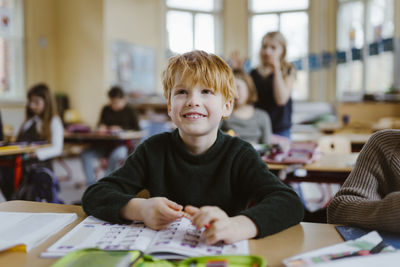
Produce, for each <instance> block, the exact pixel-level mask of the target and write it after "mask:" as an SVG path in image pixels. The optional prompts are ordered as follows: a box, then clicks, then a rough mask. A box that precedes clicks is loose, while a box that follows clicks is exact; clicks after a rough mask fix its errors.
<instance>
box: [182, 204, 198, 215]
mask: <svg viewBox="0 0 400 267" xmlns="http://www.w3.org/2000/svg"><path fill="white" fill-rule="evenodd" d="M199 210H200V209H199V208H196V207H194V206H190V205H187V206H186V207H185V209H184V211H185V212H186V213H188V214H189V215H191V216H194V215H195V214H196V213H197V212H199Z"/></svg>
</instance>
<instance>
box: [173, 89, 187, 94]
mask: <svg viewBox="0 0 400 267" xmlns="http://www.w3.org/2000/svg"><path fill="white" fill-rule="evenodd" d="M186 93H187V92H186V90H184V89H178V90H176V91H175V94H177V95H181V94H186Z"/></svg>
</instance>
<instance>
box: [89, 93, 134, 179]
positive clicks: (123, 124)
mask: <svg viewBox="0 0 400 267" xmlns="http://www.w3.org/2000/svg"><path fill="white" fill-rule="evenodd" d="M108 97H109V99H110V103H109V105H106V106H104V107H103V109H102V111H101V115H100V120H99V123H98V128H97V131H98V132H103V133H113V132H118V131H122V130H139V119H138V116H137V114H136V111H135V110H134V109H133V108H132V107H130V106H129V104H128V103H127V100H126V97H125V94H124V91H123V90H122V88H120V87H118V86H113V87H112V88H111V89H110V90H109V91H108ZM127 156H128V148H127V147H126V145H118V146H116V147H115V146H111V147H110V146H105V147H103V146H96V147H89V148H88V149H86V150H85V151H83V153H82V154H81V160H82V165H83V170H84V173H85V176H86V184H87V185H91V184H93V183H94V182H96V173H95V167H94V160H95V159H98V158H101V157H107V158H108V162H107V169H106V171H105V173H106V174H108V173H110V172H111V171H113V170H115V169H116V168H118V167H119V166H121V164H122V162H123V161H124V160H125V158H126V157H127Z"/></svg>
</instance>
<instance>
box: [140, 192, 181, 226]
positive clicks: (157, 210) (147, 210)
mask: <svg viewBox="0 0 400 267" xmlns="http://www.w3.org/2000/svg"><path fill="white" fill-rule="evenodd" d="M182 208H183V207H182V206H181V205H179V204H177V203H175V202H173V201H171V200H169V199H167V198H165V197H153V198H149V199H145V200H144V201H143V203H142V205H141V207H140V213H141V217H142V218H143V219H142V221H143V222H144V224H145V225H146V226H147V227H149V228H151V229H154V230H160V229H164V228H166V227H168V226H169V225H170V224H171V223H172V222H174V221H176V220H177V219H179V218H181V217H182Z"/></svg>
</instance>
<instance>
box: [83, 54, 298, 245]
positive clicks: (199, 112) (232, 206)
mask: <svg viewBox="0 0 400 267" xmlns="http://www.w3.org/2000/svg"><path fill="white" fill-rule="evenodd" d="M163 87H164V95H165V97H166V98H167V100H168V115H169V116H170V117H171V119H172V121H173V122H174V123H175V125H176V126H177V129H175V130H174V131H173V132H165V133H161V134H158V135H154V136H152V137H150V138H149V139H146V140H145V141H144V142H143V143H142V144H140V145H139V146H138V147H137V148H136V150H135V151H134V152H133V153H132V154H131V155H130V156H129V157H128V159H127V160H126V161H125V163H124V165H123V166H122V167H121V168H119V169H117V170H116V171H114V172H112V173H111V174H110V175H108V176H106V177H105V178H103V179H101V180H99V181H98V182H97V183H95V184H93V185H92V186H90V187H89V188H87V189H86V191H85V193H84V195H83V197H82V204H83V209H84V210H85V212H86V213H87V214H88V215H93V216H96V217H98V218H100V219H103V220H107V221H110V222H114V223H129V222H131V221H132V220H137V221H143V222H144V223H145V224H146V225H147V226H148V227H149V228H152V229H155V230H158V229H163V228H166V227H167V226H168V225H170V224H171V223H172V222H174V221H175V220H177V219H179V218H181V217H182V216H183V215H184V212H185V215H186V216H187V215H188V216H190V217H191V218H192V222H193V224H194V225H195V226H196V227H197V228H198V229H200V228H202V227H203V226H205V225H208V226H209V227H207V230H205V231H204V236H205V239H206V242H207V243H209V244H214V243H216V242H218V241H224V242H226V243H232V242H235V241H238V240H242V239H249V238H253V237H264V236H266V235H270V234H273V233H276V232H279V231H281V230H283V229H285V228H288V227H290V226H292V225H295V224H297V223H299V222H300V221H301V219H302V218H303V206H302V203H301V201H300V199H299V198H298V196H297V195H296V193H295V192H293V191H292V190H291V189H290V188H289V187H288V186H286V185H285V184H283V183H282V182H281V181H280V180H279V179H278V178H277V177H276V176H275V175H274V174H272V173H271V172H270V171H269V170H268V167H267V165H266V164H265V163H264V162H263V161H262V160H261V158H260V156H259V155H258V153H257V152H256V151H255V150H254V148H253V147H252V146H251V145H250V144H249V143H247V142H245V141H243V140H241V139H240V138H237V137H231V136H229V135H226V134H224V133H223V132H222V131H220V130H219V124H220V122H221V119H222V118H223V117H228V116H229V115H230V113H231V112H232V109H233V99H234V97H235V95H236V88H235V86H234V80H233V75H232V71H231V69H230V68H229V66H228V65H227V64H226V63H225V62H224V61H223V60H222V59H221V58H219V57H218V56H216V55H213V54H208V53H206V52H203V51H193V52H189V53H185V54H182V55H177V56H174V57H172V58H170V60H169V63H168V67H167V69H166V70H165V71H164V73H163ZM142 189H147V190H148V191H149V193H150V198H148V199H143V198H136V195H137V193H138V192H139V191H141V190H142ZM250 203H252V204H253V205H249V204H250Z"/></svg>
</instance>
